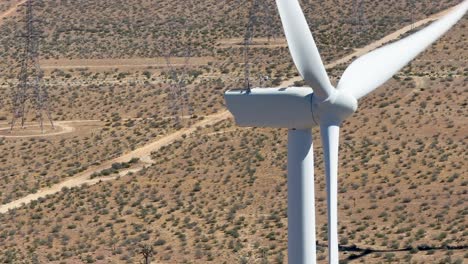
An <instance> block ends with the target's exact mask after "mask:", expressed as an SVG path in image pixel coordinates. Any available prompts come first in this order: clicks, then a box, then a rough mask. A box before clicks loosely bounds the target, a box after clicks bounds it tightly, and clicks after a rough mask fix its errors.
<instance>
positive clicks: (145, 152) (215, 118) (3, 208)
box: [0, 1, 451, 213]
mask: <svg viewBox="0 0 468 264" xmlns="http://www.w3.org/2000/svg"><path fill="white" fill-rule="evenodd" d="M23 2H24V1H23ZM450 9H451V8H450ZM450 9H448V10H445V11H442V12H440V13H438V14H435V15H432V16H430V17H428V18H426V19H423V20H421V21H418V22H416V23H414V27H419V26H422V25H424V24H427V23H429V22H431V21H433V20H434V19H437V18H439V17H440V16H442V15H443V14H445V13H447V12H448V11H450ZM0 18H1V15H0ZM411 29H412V26H411V25H409V26H406V27H404V28H402V29H400V30H397V31H395V32H393V33H391V34H389V35H388V36H386V37H384V38H382V39H380V40H377V41H375V42H373V43H371V44H369V45H367V46H365V47H363V48H361V49H358V50H356V51H355V52H353V53H352V54H349V55H347V56H345V57H343V58H342V59H339V60H337V61H334V62H332V63H330V64H328V65H326V67H327V68H331V67H335V66H336V65H339V64H342V63H345V62H348V61H350V60H351V59H353V58H354V57H358V56H361V55H363V54H365V53H367V52H369V51H371V50H373V49H375V48H377V47H379V46H381V45H383V44H385V43H387V42H389V41H392V40H395V39H398V38H399V37H400V36H401V35H402V34H405V33H406V32H408V31H410V30H411ZM298 80H302V78H301V77H295V78H293V79H291V80H287V81H284V82H283V83H282V84H281V87H286V86H290V85H292V84H293V83H294V82H295V81H298ZM229 117H231V114H230V113H229V112H228V111H222V112H220V113H217V114H213V115H210V116H207V117H205V119H204V120H202V121H200V122H198V123H196V124H194V125H192V126H191V127H189V128H186V129H182V130H179V131H176V132H174V133H172V134H169V135H167V136H165V137H162V138H160V139H157V140H156V141H154V142H152V143H149V144H147V145H145V146H143V147H141V148H138V149H136V150H134V151H131V152H129V153H127V154H124V155H122V156H120V157H118V158H115V159H112V160H108V161H106V162H103V163H102V164H101V165H99V166H96V167H93V168H90V169H88V170H86V171H84V172H82V173H80V174H78V175H76V176H74V177H72V178H69V179H67V180H65V181H63V182H62V183H59V184H56V185H54V186H52V187H50V188H45V189H41V190H39V191H38V192H37V193H34V194H30V195H27V196H26V197H23V198H21V199H18V200H16V201H13V202H10V203H8V204H4V205H0V213H6V212H8V210H11V209H14V208H17V207H20V206H23V205H25V204H28V203H30V202H31V201H34V200H37V199H39V198H44V197H46V196H47V195H52V194H55V193H57V192H59V191H61V190H62V188H64V187H68V188H71V187H76V186H81V185H83V184H88V185H92V184H96V183H98V182H102V181H108V180H113V179H115V178H116V177H117V176H112V177H101V178H95V179H90V176H91V175H92V174H93V173H94V172H100V171H102V170H104V169H107V168H109V167H111V166H112V164H113V163H116V162H127V161H129V160H130V159H132V158H140V161H142V163H143V164H144V165H141V166H140V167H138V168H134V169H131V170H127V171H122V172H120V176H125V175H127V174H128V173H129V172H137V171H139V170H141V169H143V168H144V167H146V166H149V165H150V164H151V163H152V162H153V161H152V159H151V155H150V154H151V152H154V151H157V150H159V149H160V148H161V147H163V146H166V145H169V144H171V143H173V142H174V141H176V140H178V139H181V138H182V135H184V134H186V135H188V134H192V133H193V132H194V131H196V129H197V128H198V127H204V126H206V125H212V124H215V123H217V122H219V121H222V120H225V119H227V118H229Z"/></svg>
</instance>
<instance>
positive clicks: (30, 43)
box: [10, 0, 54, 132]
mask: <svg viewBox="0 0 468 264" xmlns="http://www.w3.org/2000/svg"><path fill="white" fill-rule="evenodd" d="M34 6H36V1H35V0H27V1H26V2H25V3H24V4H23V5H22V6H21V8H24V9H25V11H24V12H25V20H24V24H25V27H24V32H22V34H21V35H20V37H21V38H22V39H23V40H24V42H23V44H24V49H23V53H22V55H21V59H20V64H21V69H20V72H19V75H18V85H17V86H16V87H15V88H14V89H13V93H12V95H11V97H12V105H13V111H12V112H13V113H12V114H13V118H12V121H11V128H10V131H12V130H13V128H14V127H15V124H16V121H17V119H21V128H24V127H25V122H26V118H27V112H28V106H30V105H31V107H33V108H34V110H35V112H36V119H37V121H38V122H39V126H40V128H41V132H44V114H45V115H46V117H47V118H48V120H49V122H50V125H51V127H52V129H54V123H53V121H52V117H51V114H50V108H49V93H48V91H47V87H46V86H44V85H42V79H43V76H44V73H43V71H42V69H41V67H40V64H39V40H40V38H41V37H42V36H41V32H40V30H39V29H38V26H37V23H38V22H39V21H38V20H37V19H36V18H35V16H34V12H33V11H34V10H33V7H34Z"/></svg>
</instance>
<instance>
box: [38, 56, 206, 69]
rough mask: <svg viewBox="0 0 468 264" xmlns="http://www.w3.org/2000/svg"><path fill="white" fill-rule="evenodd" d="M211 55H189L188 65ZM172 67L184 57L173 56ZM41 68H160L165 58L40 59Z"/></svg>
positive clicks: (199, 63) (197, 63) (199, 61)
mask: <svg viewBox="0 0 468 264" xmlns="http://www.w3.org/2000/svg"><path fill="white" fill-rule="evenodd" d="M214 60H215V59H214V58H213V57H191V58H190V60H189V61H188V65H189V66H190V65H206V64H208V62H210V61H214ZM170 62H171V65H172V66H173V67H181V66H184V65H185V58H181V57H173V58H171V59H170ZM40 63H41V68H42V69H44V70H53V69H80V68H81V69H84V68H88V69H93V70H109V69H115V68H119V69H140V68H149V67H154V68H162V67H167V62H166V60H165V58H163V57H158V58H132V59H71V60H70V59H58V60H55V59H49V60H41V62H40Z"/></svg>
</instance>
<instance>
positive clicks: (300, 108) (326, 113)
mask: <svg viewBox="0 0 468 264" xmlns="http://www.w3.org/2000/svg"><path fill="white" fill-rule="evenodd" d="M224 97H225V100H226V104H227V108H228V109H229V111H230V112H231V113H232V114H233V115H234V118H235V120H236V123H237V125H239V126H244V127H271V128H289V129H307V128H312V127H314V126H318V125H319V122H320V120H324V122H325V121H327V122H328V121H333V122H339V123H341V121H343V120H344V119H345V118H347V117H348V116H350V115H351V114H352V113H354V112H355V111H356V109H357V100H356V99H355V98H354V97H353V96H352V95H349V94H347V93H346V92H343V91H338V90H335V92H334V93H333V95H332V96H330V97H329V98H327V99H326V100H324V101H323V100H320V99H319V98H317V96H314V93H313V90H312V88H309V87H288V88H255V89H251V90H250V91H248V90H232V91H227V92H226V93H225V95H224Z"/></svg>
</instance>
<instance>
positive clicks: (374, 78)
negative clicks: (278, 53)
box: [225, 0, 468, 264]
mask: <svg viewBox="0 0 468 264" xmlns="http://www.w3.org/2000/svg"><path fill="white" fill-rule="evenodd" d="M276 3H277V5H278V9H279V13H280V16H281V20H282V23H283V27H284V31H285V33H286V38H287V40H288V45H289V50H290V52H291V55H292V58H293V60H294V63H295V64H296V67H297V69H298V70H299V72H300V74H301V76H302V77H303V78H304V80H305V81H306V83H307V84H308V85H309V86H310V87H311V88H297V87H289V88H261V89H259V88H255V89H251V90H242V91H236V90H233V91H227V92H226V94H225V100H226V104H227V107H228V109H229V110H230V111H231V112H232V114H233V115H234V117H235V120H236V123H237V124H238V125H239V126H247V127H273V128H288V129H289V134H288V258H289V263H291V264H305V263H307V264H310V263H316V253H315V251H316V248H315V243H316V239H315V206H314V167H313V166H314V163H313V144H312V132H311V129H312V127H314V126H320V130H321V136H322V141H323V148H324V151H323V152H324V161H325V172H326V182H327V205H328V246H329V262H330V263H333V264H335V263H338V261H339V256H338V232H337V231H338V230H337V222H338V215H337V213H338V208H337V205H338V201H337V196H338V195H337V192H338V140H339V130H340V125H341V124H342V122H343V120H344V119H345V118H347V117H349V116H350V115H351V114H353V113H354V112H355V111H356V109H357V106H358V104H357V100H358V99H360V98H361V97H363V96H365V95H366V94H368V93H370V92H372V91H373V90H374V89H376V88H377V87H379V86H380V85H382V84H383V83H384V82H386V81H387V80H388V79H390V78H391V77H392V76H393V75H394V74H395V73H397V72H398V71H399V70H400V69H401V68H403V67H404V66H405V65H406V64H408V63H409V62H410V61H411V60H413V59H414V58H415V57H416V56H417V55H418V54H419V53H421V52H422V51H424V50H425V49H426V48H427V47H428V46H429V45H431V43H433V42H434V41H436V40H437V39H438V38H439V37H440V36H442V35H443V34H444V33H445V32H447V31H448V30H449V29H450V28H451V27H452V26H453V25H454V24H455V23H456V22H457V21H458V20H459V19H461V18H462V17H463V15H464V14H465V13H466V11H467V9H468V0H465V1H464V2H462V3H461V4H460V5H458V6H457V7H455V8H454V9H453V11H451V12H450V13H449V14H447V15H446V16H445V17H443V18H441V19H439V20H438V21H436V22H434V23H432V24H431V25H430V26H428V27H426V28H425V29H423V30H421V31H419V32H417V33H414V34H412V35H410V36H408V37H406V38H404V39H401V40H399V41H397V42H394V43H392V44H389V45H386V46H384V47H381V48H379V49H376V50H374V51H372V52H370V53H368V54H366V55H364V56H362V57H360V58H358V59H357V60H355V61H354V62H353V63H352V64H351V65H350V66H349V67H348V68H347V69H346V71H345V72H344V74H343V76H342V77H341V79H340V81H339V83H338V86H337V87H336V88H334V87H333V86H332V85H331V83H330V80H329V78H328V76H327V73H326V71H325V67H324V65H323V63H322V60H321V58H320V54H319V52H318V49H317V46H316V45H315V42H314V39H313V37H312V34H311V32H310V30H309V27H308V25H307V22H306V19H305V17H304V14H303V12H302V10H301V7H300V5H299V2H298V0H276ZM312 88H313V90H312Z"/></svg>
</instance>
